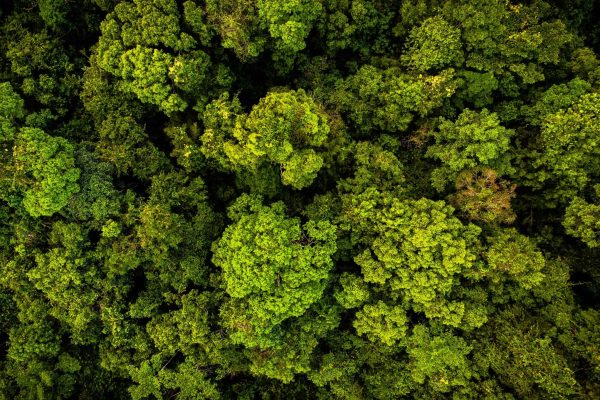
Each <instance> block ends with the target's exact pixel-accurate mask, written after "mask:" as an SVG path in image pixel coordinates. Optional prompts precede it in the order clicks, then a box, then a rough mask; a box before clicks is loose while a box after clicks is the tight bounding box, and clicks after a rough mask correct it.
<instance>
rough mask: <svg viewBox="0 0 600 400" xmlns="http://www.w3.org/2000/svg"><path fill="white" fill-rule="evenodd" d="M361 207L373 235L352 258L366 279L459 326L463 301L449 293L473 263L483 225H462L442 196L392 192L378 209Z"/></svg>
mask: <svg viewBox="0 0 600 400" xmlns="http://www.w3.org/2000/svg"><path fill="white" fill-rule="evenodd" d="M363 207H368V208H367V209H365V210H364V211H363V212H360V211H359V212H360V213H361V214H359V215H364V217H365V218H367V219H368V221H369V222H370V223H371V224H372V225H371V226H372V230H373V236H367V237H372V238H373V239H372V241H370V242H369V247H368V248H367V249H365V250H364V251H363V252H361V253H360V254H358V255H357V256H356V257H355V258H354V261H355V262H356V263H357V264H358V265H360V267H361V270H362V273H363V275H364V280H365V282H368V283H371V284H373V285H375V287H378V286H380V287H384V288H386V290H388V291H389V292H388V293H389V295H390V296H391V297H392V298H397V299H399V300H400V301H402V303H403V304H404V306H405V307H407V308H412V309H414V310H415V311H421V312H424V313H425V315H427V316H428V317H429V318H436V319H437V318H439V320H440V321H441V322H442V323H445V324H449V325H453V326H459V325H460V324H461V320H462V318H463V315H464V313H465V306H464V304H463V303H461V302H455V301H453V300H450V293H451V292H452V290H453V288H454V287H455V286H457V285H459V283H460V279H461V277H462V276H463V275H465V274H468V273H469V271H470V270H471V269H472V268H474V262H475V259H476V253H475V252H474V250H475V247H476V246H477V237H478V235H479V233H480V229H479V228H478V227H476V226H474V225H467V226H465V225H463V224H462V223H461V222H460V221H459V220H458V219H457V218H455V217H453V216H452V212H453V209H452V207H450V206H447V205H446V204H445V203H444V202H441V201H437V202H436V201H432V200H428V199H421V200H399V199H395V198H389V199H385V200H384V204H383V207H382V208H380V209H378V210H377V211H375V210H372V209H371V210H369V209H370V208H372V205H369V204H368V203H363V204H360V205H359V209H360V208H363Z"/></svg>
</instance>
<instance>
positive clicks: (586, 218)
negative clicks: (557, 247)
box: [562, 185, 600, 248]
mask: <svg viewBox="0 0 600 400" xmlns="http://www.w3.org/2000/svg"><path fill="white" fill-rule="evenodd" d="M594 189H595V190H596V197H597V196H598V195H600V185H595V186H594ZM562 224H563V226H564V227H565V229H566V232H567V233H568V234H569V235H571V236H575V237H577V238H579V239H581V240H582V241H583V242H584V243H585V244H586V245H587V246H588V247H591V248H594V247H598V245H600V241H599V234H600V206H599V205H598V204H596V203H591V204H590V203H588V202H587V201H585V200H584V199H582V198H580V197H575V198H574V199H573V200H571V203H570V204H569V206H568V207H567V209H566V211H565V217H564V219H563V222H562Z"/></svg>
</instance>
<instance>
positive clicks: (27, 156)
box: [13, 128, 79, 217]
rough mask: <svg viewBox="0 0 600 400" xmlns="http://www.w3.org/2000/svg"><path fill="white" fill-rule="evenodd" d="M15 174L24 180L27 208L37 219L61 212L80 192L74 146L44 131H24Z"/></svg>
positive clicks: (15, 155)
mask: <svg viewBox="0 0 600 400" xmlns="http://www.w3.org/2000/svg"><path fill="white" fill-rule="evenodd" d="M13 160H14V164H13V168H14V169H13V173H14V174H15V176H16V177H19V178H20V179H21V180H22V181H21V182H22V187H23V189H22V190H23V206H24V207H25V210H27V212H28V213H29V214H30V215H31V216H33V217H40V216H50V215H52V214H54V213H56V212H58V211H60V210H61V209H62V208H63V207H64V206H66V205H67V202H68V201H69V199H70V198H71V196H72V195H73V194H74V193H77V192H78V191H79V185H78V184H77V180H78V179H79V169H78V168H75V159H74V156H73V146H72V145H71V144H70V143H69V142H68V141H67V140H66V139H63V138H55V137H52V136H50V135H48V134H47V133H45V132H44V131H42V130H41V129H36V128H22V129H21V130H20V132H19V135H18V136H17V138H16V140H15V147H14V150H13Z"/></svg>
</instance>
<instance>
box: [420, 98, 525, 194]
mask: <svg viewBox="0 0 600 400" xmlns="http://www.w3.org/2000/svg"><path fill="white" fill-rule="evenodd" d="M513 134H514V132H513V131H512V130H510V129H506V128H505V127H503V126H502V125H500V121H499V120H498V116H497V115H496V114H494V113H490V112H489V111H488V110H486V109H484V110H482V111H481V112H475V111H471V110H469V109H466V110H464V111H463V112H462V113H461V114H460V115H459V116H458V118H457V119H456V121H454V122H451V121H448V120H446V119H442V121H441V122H440V124H439V127H438V128H437V129H436V130H435V131H434V132H433V137H434V138H435V141H436V143H435V144H433V145H431V146H429V147H428V148H427V153H426V156H427V157H431V158H436V159H438V160H440V161H441V162H442V166H441V167H439V168H436V169H435V170H434V171H433V172H432V176H431V181H432V184H433V186H434V187H435V188H436V189H437V190H439V191H442V190H443V189H444V188H445V187H446V185H447V184H448V182H452V181H454V180H455V179H456V178H457V177H458V174H459V173H460V172H462V171H464V170H467V169H473V168H477V167H489V168H491V169H493V170H495V171H496V172H497V173H498V174H499V175H501V176H502V175H506V174H509V173H512V172H513V167H512V166H511V159H512V155H511V152H510V139H511V136H512V135H513Z"/></svg>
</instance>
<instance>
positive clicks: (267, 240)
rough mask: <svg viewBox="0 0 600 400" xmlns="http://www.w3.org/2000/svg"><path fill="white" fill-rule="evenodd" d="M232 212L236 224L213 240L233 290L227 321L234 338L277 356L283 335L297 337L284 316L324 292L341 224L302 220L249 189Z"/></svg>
mask: <svg viewBox="0 0 600 400" xmlns="http://www.w3.org/2000/svg"><path fill="white" fill-rule="evenodd" d="M228 215H229V218H230V219H231V220H232V221H233V224H231V225H229V226H228V227H227V228H226V229H225V232H224V233H223V236H222V237H221V238H220V239H219V240H217V241H216V242H215V243H214V245H213V263H215V265H217V266H218V267H220V268H222V270H223V286H224V289H225V291H226V293H227V294H228V295H229V296H230V300H229V301H228V302H227V303H226V304H225V305H224V306H223V308H222V309H221V315H222V318H223V324H224V326H225V327H226V328H227V329H228V330H230V337H231V339H232V340H233V342H234V343H239V344H243V345H244V346H245V347H247V348H258V349H260V351H265V352H266V353H267V354H271V352H272V351H275V352H276V353H275V354H274V356H276V354H277V351H285V350H284V347H282V345H283V343H282V341H285V342H288V341H289V340H291V337H288V336H287V335H286V333H285V328H284V325H283V323H284V321H290V320H291V321H293V320H294V318H299V317H301V316H302V315H303V314H304V313H305V312H306V311H307V310H308V309H309V308H310V307H311V306H312V305H314V304H315V303H317V302H318V301H319V300H320V299H321V297H322V295H323V291H324V290H325V287H326V286H327V283H328V278H329V271H330V270H331V268H332V267H333V262H332V260H331V256H332V255H333V253H334V252H335V249H336V247H335V228H334V227H333V226H332V225H331V224H330V223H328V222H327V221H318V222H313V221H309V222H307V223H306V224H304V225H300V221H299V220H298V219H297V218H288V217H286V216H285V208H284V205H283V203H279V202H278V203H274V204H272V205H270V206H265V205H263V204H262V203H261V200H260V198H258V197H252V196H247V195H243V196H241V197H240V198H239V199H238V200H236V202H235V203H234V204H233V205H232V206H231V207H230V208H229V210H228ZM288 323H289V322H288ZM311 340H314V339H311ZM270 349H272V350H270ZM267 357H268V356H267ZM282 357H285V356H283V355H282ZM284 359H285V358H284ZM282 361H283V360H282ZM282 367H283V366H282ZM284 368H286V369H287V368H293V367H284ZM286 380H287V379H286Z"/></svg>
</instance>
